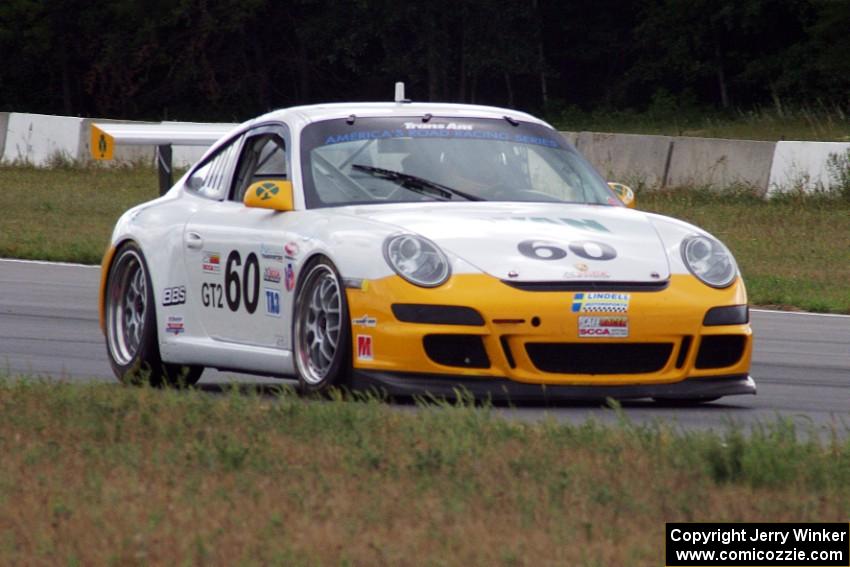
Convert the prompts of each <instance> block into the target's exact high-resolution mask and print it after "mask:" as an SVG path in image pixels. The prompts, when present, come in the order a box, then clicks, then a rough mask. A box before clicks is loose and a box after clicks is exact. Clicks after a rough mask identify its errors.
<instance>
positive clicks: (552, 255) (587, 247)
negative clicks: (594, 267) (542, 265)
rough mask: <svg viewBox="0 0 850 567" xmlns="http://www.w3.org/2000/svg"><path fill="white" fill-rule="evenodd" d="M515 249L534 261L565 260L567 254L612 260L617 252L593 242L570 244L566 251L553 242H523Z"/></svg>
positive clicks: (611, 247)
mask: <svg viewBox="0 0 850 567" xmlns="http://www.w3.org/2000/svg"><path fill="white" fill-rule="evenodd" d="M517 249H518V250H519V253H520V254H522V255H523V256H525V257H527V258H533V259H535V260H560V259H562V258H566V257H567V256H568V255H569V252H571V253H573V254H575V255H576V256H578V257H579V258H584V259H585V260H613V259H614V258H616V257H617V251H616V250H615V249H614V247H613V246H611V245H609V244H605V243H604V242H596V241H594V240H579V241H576V242H571V243H570V244H568V245H567V249H566V250H565V249H564V248H563V247H562V246H561V245H559V244H556V243H554V242H548V241H545V240H523V241H522V242H520V243H519V244H518V245H517ZM568 251H569V252H568Z"/></svg>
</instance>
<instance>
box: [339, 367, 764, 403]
mask: <svg viewBox="0 0 850 567" xmlns="http://www.w3.org/2000/svg"><path fill="white" fill-rule="evenodd" d="M351 385H352V387H353V388H354V389H356V390H366V391H368V390H373V391H376V392H379V393H382V394H386V395H387V396H391V397H393V396H399V397H408V396H414V395H425V394H430V395H433V396H436V397H445V398H455V397H457V396H458V395H462V394H463V393H464V392H469V393H470V394H472V395H473V396H475V398H477V399H491V400H494V401H496V400H498V401H514V402H522V401H557V400H578V401H598V400H604V399H605V398H614V399H617V400H634V399H640V398H655V399H656V400H693V401H699V400H713V399H715V398H719V397H722V396H735V395H741V394H755V393H756V383H755V381H753V379H752V378H751V377H750V376H747V375H740V376H717V377H714V378H702V379H698V380H683V381H681V382H676V383H673V384H643V385H626V386H551V385H546V384H524V383H521V382H514V381H513V380H508V379H506V378H499V377H489V378H488V377H479V378H462V377H451V376H449V377H447V376H446V375H444V374H410V373H397V372H374V371H368V370H355V371H354V374H353V376H352V384H351Z"/></svg>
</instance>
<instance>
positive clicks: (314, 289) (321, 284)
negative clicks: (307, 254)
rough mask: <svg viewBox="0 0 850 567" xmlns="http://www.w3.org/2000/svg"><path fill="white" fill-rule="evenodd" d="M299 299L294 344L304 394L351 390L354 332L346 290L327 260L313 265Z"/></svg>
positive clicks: (293, 324) (293, 333) (306, 268)
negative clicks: (335, 389)
mask: <svg viewBox="0 0 850 567" xmlns="http://www.w3.org/2000/svg"><path fill="white" fill-rule="evenodd" d="M302 273H303V274H306V275H304V276H303V277H302V278H301V282H300V284H299V286H298V291H297V293H296V295H295V309H294V311H295V313H294V315H295V316H294V317H293V321H292V343H293V348H294V353H293V354H294V356H295V370H296V372H297V374H298V385H299V388H300V389H301V391H302V392H305V393H311V392H326V391H327V390H328V389H329V388H331V387H332V386H347V385H348V382H349V377H350V375H351V329H350V327H349V317H348V302H347V301H346V297H345V289H344V287H343V285H342V280H341V278H340V277H339V273H338V272H337V271H336V268H335V267H334V265H333V264H332V263H331V261H330V260H328V259H327V258H325V257H319V258H318V259H316V260H313V261H311V262H310V263H309V264H307V266H305V268H304V269H303V270H302Z"/></svg>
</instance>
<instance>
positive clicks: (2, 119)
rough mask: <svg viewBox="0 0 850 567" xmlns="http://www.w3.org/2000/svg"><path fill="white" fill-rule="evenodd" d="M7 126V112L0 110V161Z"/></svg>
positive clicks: (0, 159) (4, 145)
mask: <svg viewBox="0 0 850 567" xmlns="http://www.w3.org/2000/svg"><path fill="white" fill-rule="evenodd" d="M8 128H9V113H8V112H0V161H2V159H3V149H4V148H5V147H6V130H7V129H8Z"/></svg>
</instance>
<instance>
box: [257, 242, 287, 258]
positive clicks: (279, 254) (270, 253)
mask: <svg viewBox="0 0 850 567" xmlns="http://www.w3.org/2000/svg"><path fill="white" fill-rule="evenodd" d="M260 255H261V256H262V257H263V258H266V259H267V260H272V261H274V262H283V250H282V249H281V248H279V247H277V246H272V245H271V244H260Z"/></svg>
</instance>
